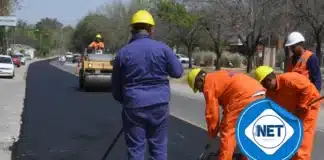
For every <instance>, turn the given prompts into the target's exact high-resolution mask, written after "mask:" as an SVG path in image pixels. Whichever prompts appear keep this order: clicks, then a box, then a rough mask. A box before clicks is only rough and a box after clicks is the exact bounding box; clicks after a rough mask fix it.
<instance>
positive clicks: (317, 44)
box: [316, 33, 323, 66]
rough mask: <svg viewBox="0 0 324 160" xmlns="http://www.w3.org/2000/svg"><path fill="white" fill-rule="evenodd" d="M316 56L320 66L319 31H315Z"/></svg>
mask: <svg viewBox="0 0 324 160" xmlns="http://www.w3.org/2000/svg"><path fill="white" fill-rule="evenodd" d="M316 56H317V58H318V62H319V65H320V66H322V63H323V62H322V54H321V37H320V34H319V33H316Z"/></svg>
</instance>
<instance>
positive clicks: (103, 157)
mask: <svg viewBox="0 0 324 160" xmlns="http://www.w3.org/2000/svg"><path fill="white" fill-rule="evenodd" d="M122 133H123V128H121V129H120V130H119V132H118V134H117V136H116V137H115V138H114V140H113V142H112V143H111V144H110V146H109V148H108V149H107V151H106V152H105V154H104V155H103V156H102V158H101V160H106V159H107V157H108V155H109V153H110V151H111V150H112V149H113V148H114V147H115V145H116V143H117V141H118V139H119V137H120V136H121V135H122Z"/></svg>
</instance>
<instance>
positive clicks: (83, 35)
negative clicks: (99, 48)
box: [72, 13, 109, 52]
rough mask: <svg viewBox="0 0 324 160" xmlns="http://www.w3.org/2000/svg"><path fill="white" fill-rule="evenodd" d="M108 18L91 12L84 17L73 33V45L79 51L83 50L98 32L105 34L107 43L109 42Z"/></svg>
mask: <svg viewBox="0 0 324 160" xmlns="http://www.w3.org/2000/svg"><path fill="white" fill-rule="evenodd" d="M108 22H109V21H108V18H107V17H105V16H104V15H101V14H94V13H90V14H89V15H87V16H86V17H84V18H83V19H82V20H81V21H80V22H79V23H78V24H77V27H76V29H75V32H74V33H73V34H72V45H73V47H74V49H75V50H76V51H78V52H83V50H84V48H86V47H87V46H88V45H89V44H90V43H91V42H92V41H93V40H94V39H95V36H96V34H97V33H100V34H101V35H102V36H103V41H104V43H105V44H107V43H108V38H107V37H108V35H107V32H106V30H107V28H109V24H108Z"/></svg>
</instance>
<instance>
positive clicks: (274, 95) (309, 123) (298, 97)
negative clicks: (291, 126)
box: [267, 72, 320, 160]
mask: <svg viewBox="0 0 324 160" xmlns="http://www.w3.org/2000/svg"><path fill="white" fill-rule="evenodd" d="M277 85H278V86H277V89H276V91H274V92H270V91H267V96H268V97H269V98H271V99H272V100H273V101H275V102H276V103H278V104H279V105H280V106H282V107H284V108H286V109H287V110H288V111H289V112H291V113H293V114H294V115H296V116H298V117H299V118H300V119H301V120H302V122H303V127H304V138H303V142H302V144H301V147H300V149H299V150H298V151H297V153H296V155H295V156H294V157H293V160H311V155H312V149H313V141H314V137H315V132H316V131H315V130H316V121H317V116H318V112H319V110H320V102H317V103H314V104H313V105H311V106H309V105H308V104H310V103H311V102H312V101H314V100H316V99H317V98H319V97H320V94H319V92H318V90H317V89H316V88H315V86H314V85H313V84H312V83H311V82H310V81H309V79H307V78H306V77H305V76H303V75H301V74H298V73H295V72H288V73H284V74H280V75H277ZM297 108H302V109H304V110H306V112H305V113H304V114H298V113H297Z"/></svg>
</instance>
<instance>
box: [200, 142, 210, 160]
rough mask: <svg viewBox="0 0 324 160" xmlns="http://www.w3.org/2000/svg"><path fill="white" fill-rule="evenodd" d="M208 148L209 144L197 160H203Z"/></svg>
mask: <svg viewBox="0 0 324 160" xmlns="http://www.w3.org/2000/svg"><path fill="white" fill-rule="evenodd" d="M209 148H210V144H209V143H208V144H206V146H205V148H204V151H203V152H202V153H201V154H200V156H199V158H198V160H204V157H205V154H206V153H207V152H208V150H209Z"/></svg>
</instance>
